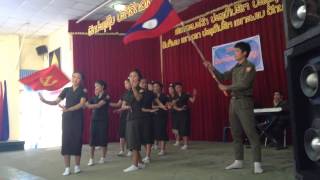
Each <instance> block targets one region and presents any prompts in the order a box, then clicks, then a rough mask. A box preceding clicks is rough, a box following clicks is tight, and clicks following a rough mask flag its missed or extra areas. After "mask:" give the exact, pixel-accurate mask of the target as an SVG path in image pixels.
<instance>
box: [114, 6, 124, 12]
mask: <svg viewBox="0 0 320 180" xmlns="http://www.w3.org/2000/svg"><path fill="white" fill-rule="evenodd" d="M113 9H114V10H116V11H118V12H120V11H124V10H125V9H126V6H125V5H123V4H115V5H113Z"/></svg>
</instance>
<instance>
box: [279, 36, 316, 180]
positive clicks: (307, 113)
mask: <svg viewBox="0 0 320 180" xmlns="http://www.w3.org/2000/svg"><path fill="white" fill-rule="evenodd" d="M285 57H286V71H287V76H288V89H289V102H290V116H291V117H290V119H291V125H292V133H293V136H292V137H293V145H294V160H295V172H296V179H297V180H319V179H320V83H319V80H320V33H319V35H318V36H314V37H313V38H310V39H308V40H305V41H303V42H302V43H300V44H298V45H296V46H293V47H291V48H290V49H287V50H286V51H285Z"/></svg>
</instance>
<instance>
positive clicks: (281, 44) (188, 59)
mask: <svg viewBox="0 0 320 180" xmlns="http://www.w3.org/2000/svg"><path fill="white" fill-rule="evenodd" d="M225 2H226V1H225V0H217V1H211V0H204V1H202V2H201V3H199V4H197V5H195V6H193V7H191V8H190V9H188V10H187V11H186V12H184V13H182V14H181V16H182V17H183V18H184V19H186V18H192V17H193V16H195V15H199V14H201V12H205V11H208V10H211V9H214V8H216V7H218V5H219V6H221V5H223V4H225ZM230 2H233V1H230ZM230 2H228V3H230ZM283 27H284V26H283V15H282V13H279V14H277V15H273V16H269V17H266V18H265V19H263V20H259V21H256V22H253V23H249V24H246V25H243V26H240V27H237V28H233V29H229V30H226V31H223V32H220V33H217V34H215V35H214V36H213V37H210V38H203V39H200V40H196V43H197V44H198V45H199V47H200V49H201V50H202V51H203V53H204V55H205V57H206V59H207V60H209V61H211V60H212V52H211V50H212V47H213V46H216V45H220V44H224V43H228V42H233V41H236V40H239V39H244V38H247V37H251V36H254V35H260V38H261V46H262V54H263V60H264V67H265V70H264V71H263V72H258V73H257V77H256V81H255V86H254V97H255V103H256V104H257V105H259V106H261V107H270V106H271V105H272V98H273V91H275V90H280V91H283V92H284V94H285V97H286V96H287V95H286V94H287V82H286V76H285V68H284V54H283V52H284V49H285V35H284V30H283ZM169 38H172V39H174V35H173V32H171V33H168V34H166V35H165V36H164V38H163V39H164V40H166V39H169ZM163 59H164V74H165V76H164V82H165V83H166V84H167V83H169V82H173V81H176V80H180V81H181V82H183V83H184V86H185V89H186V90H187V91H189V92H191V91H192V89H193V88H196V89H197V90H198V94H199V95H198V99H197V101H196V103H195V104H193V105H192V131H191V132H192V133H191V138H192V139H194V140H210V141H212V140H214V141H216V140H221V139H222V130H223V127H224V126H228V125H229V123H228V105H229V98H227V97H225V96H224V95H223V94H222V93H221V91H219V90H218V88H217V85H216V84H215V82H214V80H213V79H212V78H211V76H210V75H209V73H208V72H207V71H206V69H205V68H204V67H203V65H202V63H201V59H200V57H199V55H198V54H197V52H196V50H195V49H194V47H193V46H192V45H191V43H187V44H184V45H180V46H177V47H173V48H169V49H165V50H164V52H163Z"/></svg>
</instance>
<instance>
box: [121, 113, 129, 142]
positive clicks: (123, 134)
mask: <svg viewBox="0 0 320 180" xmlns="http://www.w3.org/2000/svg"><path fill="white" fill-rule="evenodd" d="M127 116H128V112H127V111H124V112H122V113H121V114H120V124H119V137H120V138H126V126H127Z"/></svg>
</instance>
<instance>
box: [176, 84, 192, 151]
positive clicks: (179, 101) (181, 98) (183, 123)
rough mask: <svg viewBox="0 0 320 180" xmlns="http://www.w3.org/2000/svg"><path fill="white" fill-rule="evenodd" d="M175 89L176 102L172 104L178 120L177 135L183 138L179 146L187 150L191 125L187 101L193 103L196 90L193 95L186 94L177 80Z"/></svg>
mask: <svg viewBox="0 0 320 180" xmlns="http://www.w3.org/2000/svg"><path fill="white" fill-rule="evenodd" d="M174 88H175V91H176V93H177V96H176V99H175V101H176V103H175V105H174V106H173V107H174V109H175V110H176V116H177V120H178V122H179V128H178V133H179V136H180V137H182V139H183V146H182V147H181V150H187V149H188V137H189V136H190V125H191V119H190V108H189V105H188V102H189V101H190V102H191V103H194V102H195V100H196V95H197V91H196V90H195V89H194V90H193V95H192V96H191V95H190V94H187V93H185V92H183V90H182V84H181V83H179V82H177V83H175V86H174Z"/></svg>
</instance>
